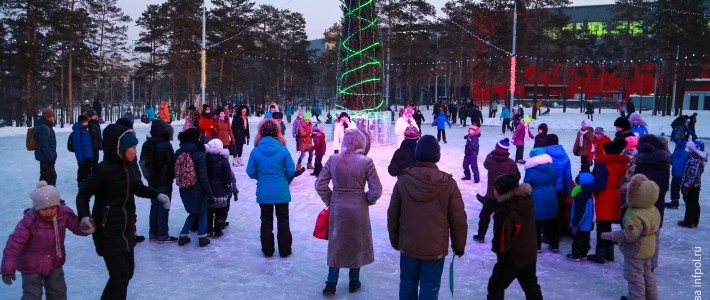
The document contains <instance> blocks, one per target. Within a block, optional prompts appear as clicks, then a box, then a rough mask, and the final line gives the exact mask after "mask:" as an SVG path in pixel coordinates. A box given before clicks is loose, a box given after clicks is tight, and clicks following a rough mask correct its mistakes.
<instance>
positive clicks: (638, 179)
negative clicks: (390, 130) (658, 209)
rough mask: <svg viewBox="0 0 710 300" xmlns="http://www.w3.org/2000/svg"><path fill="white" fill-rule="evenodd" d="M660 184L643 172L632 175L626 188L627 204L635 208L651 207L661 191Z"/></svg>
mask: <svg viewBox="0 0 710 300" xmlns="http://www.w3.org/2000/svg"><path fill="white" fill-rule="evenodd" d="M659 189H660V188H659V187H658V184H656V183H655V182H653V181H651V180H649V179H648V178H647V177H646V176H645V175H643V174H636V175H634V176H633V177H631V180H630V181H629V184H628V186H627V188H626V195H627V200H626V205H627V206H629V207H635V208H650V207H653V205H654V204H655V203H656V200H657V199H658V193H659Z"/></svg>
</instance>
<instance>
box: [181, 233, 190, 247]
mask: <svg viewBox="0 0 710 300" xmlns="http://www.w3.org/2000/svg"><path fill="white" fill-rule="evenodd" d="M189 242H190V237H189V236H182V235H181V236H180V237H179V238H178V246H185V245H187V244H188V243H189Z"/></svg>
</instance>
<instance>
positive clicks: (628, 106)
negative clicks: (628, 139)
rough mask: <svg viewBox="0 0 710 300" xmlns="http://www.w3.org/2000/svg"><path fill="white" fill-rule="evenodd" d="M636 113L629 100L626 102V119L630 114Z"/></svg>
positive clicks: (632, 103)
mask: <svg viewBox="0 0 710 300" xmlns="http://www.w3.org/2000/svg"><path fill="white" fill-rule="evenodd" d="M635 112H636V107H635V106H634V102H633V101H631V99H628V100H626V118H627V119H628V118H629V117H630V116H631V114H633V113H635Z"/></svg>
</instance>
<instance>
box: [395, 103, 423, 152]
mask: <svg viewBox="0 0 710 300" xmlns="http://www.w3.org/2000/svg"><path fill="white" fill-rule="evenodd" d="M413 115H414V109H412V107H411V106H407V109H405V110H404V115H402V116H401V117H399V119H397V123H395V124H394V134H395V135H396V136H397V146H399V145H401V144H402V141H404V132H405V131H406V130H407V127H409V126H414V127H416V128H417V130H419V126H417V122H415V121H414V118H412V116H413Z"/></svg>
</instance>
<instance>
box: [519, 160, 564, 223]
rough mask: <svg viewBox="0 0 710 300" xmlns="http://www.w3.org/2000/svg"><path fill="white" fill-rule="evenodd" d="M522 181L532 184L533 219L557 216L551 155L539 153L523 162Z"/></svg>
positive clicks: (538, 219) (554, 176)
mask: <svg viewBox="0 0 710 300" xmlns="http://www.w3.org/2000/svg"><path fill="white" fill-rule="evenodd" d="M523 182H525V183H527V184H530V186H532V198H533V204H534V212H535V220H536V221H542V220H550V219H554V218H556V217H557V194H556V192H555V183H556V182H557V175H556V174H555V169H554V168H553V167H552V157H550V155H548V154H541V155H537V156H535V157H532V158H530V159H528V161H526V162H525V178H524V179H523Z"/></svg>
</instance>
